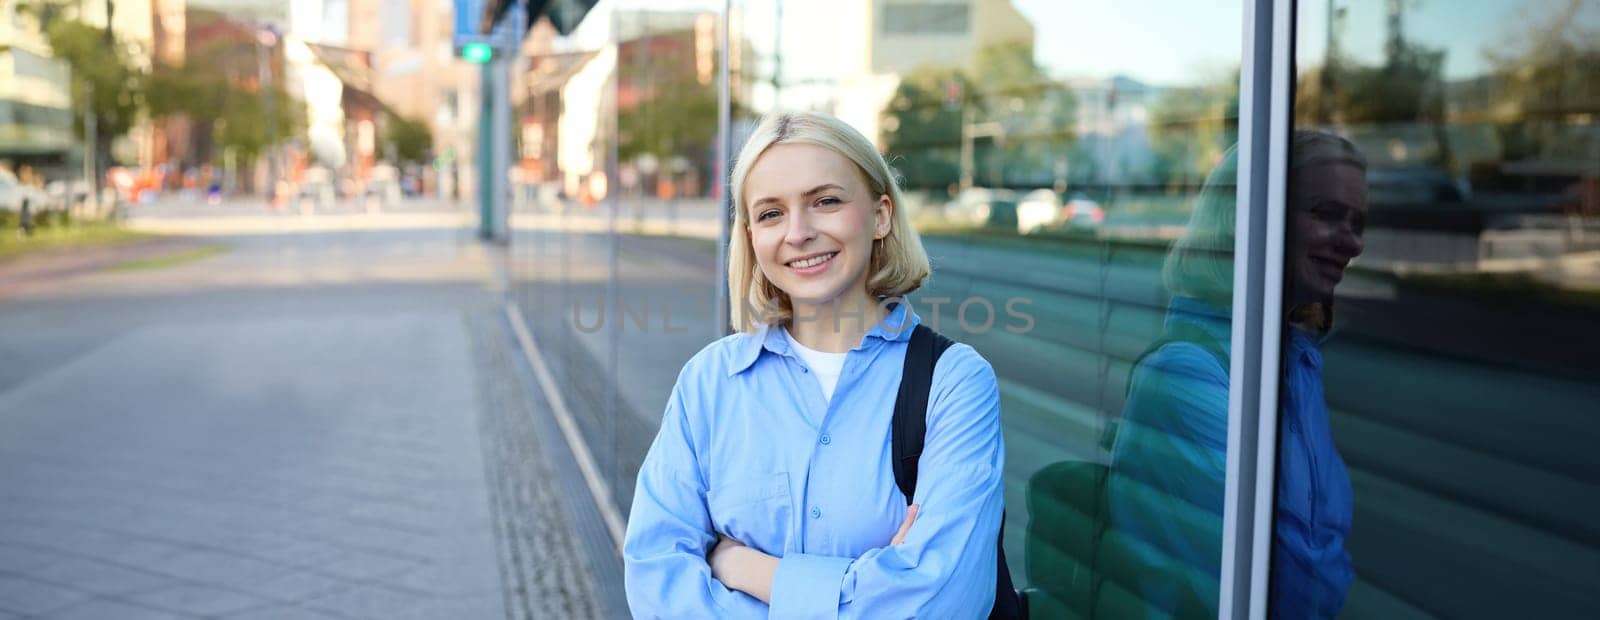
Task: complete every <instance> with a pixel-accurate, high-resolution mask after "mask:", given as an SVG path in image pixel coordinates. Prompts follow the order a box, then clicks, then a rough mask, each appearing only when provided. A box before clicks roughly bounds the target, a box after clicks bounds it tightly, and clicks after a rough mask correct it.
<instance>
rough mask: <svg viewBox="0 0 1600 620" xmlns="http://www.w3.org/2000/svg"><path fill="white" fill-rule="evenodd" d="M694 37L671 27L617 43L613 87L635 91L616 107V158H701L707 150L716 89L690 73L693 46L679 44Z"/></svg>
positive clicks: (713, 126) (713, 132) (693, 62)
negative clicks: (622, 106)
mask: <svg viewBox="0 0 1600 620" xmlns="http://www.w3.org/2000/svg"><path fill="white" fill-rule="evenodd" d="M694 40H695V37H694V31H692V30H677V31H667V32H658V33H653V34H651V35H649V36H646V37H641V38H638V39H633V40H630V41H626V42H624V43H623V45H622V50H621V51H620V52H619V53H621V54H624V58H623V62H622V63H621V65H620V67H619V69H618V83H619V88H624V89H628V90H630V91H631V92H634V93H637V94H638V97H637V98H636V100H635V101H634V102H633V103H632V104H631V105H629V106H628V109H620V110H618V114H617V158H618V159H620V160H622V161H631V160H634V159H637V158H639V157H641V156H644V155H651V156H654V157H656V158H657V159H658V160H661V161H665V160H669V159H671V158H673V157H676V156H686V155H687V156H691V157H690V158H691V159H694V160H701V159H702V158H703V155H702V154H705V153H709V151H710V149H711V146H712V142H713V141H714V140H715V139H716V136H717V90H716V88H715V87H714V86H713V85H711V84H708V83H702V82H701V81H700V79H699V76H697V75H696V70H695V68H696V59H695V57H694V55H693V54H694V51H695V47H694V46H693V45H686V44H684V43H685V42H692V41H694ZM735 107H736V108H737V104H736V105H735ZM733 114H734V115H735V117H737V115H738V114H739V112H738V110H737V109H736V110H735V111H734V112H733Z"/></svg>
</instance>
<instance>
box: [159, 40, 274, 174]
mask: <svg viewBox="0 0 1600 620" xmlns="http://www.w3.org/2000/svg"><path fill="white" fill-rule="evenodd" d="M193 52H194V53H191V54H190V55H189V61H188V62H185V63H184V64H183V65H181V66H178V67H163V68H161V69H160V70H158V71H156V72H155V73H154V74H153V75H151V76H150V78H149V79H148V80H147V81H146V83H147V88H146V89H145V97H144V99H145V102H146V104H147V106H148V109H149V112H150V115H151V116H152V117H155V118H161V117H166V116H174V115H182V116H186V117H188V119H189V121H190V122H191V123H193V125H194V127H195V132H194V133H195V135H196V136H197V137H200V138H201V139H202V140H209V142H210V143H214V144H215V145H216V146H220V147H222V148H224V149H232V150H233V151H234V153H235V154H236V155H237V157H238V158H239V161H241V162H244V163H249V162H253V161H255V158H256V157H258V156H260V155H261V154H262V153H263V152H265V151H266V150H267V149H268V148H269V147H272V146H275V145H276V144H281V143H283V142H285V141H286V140H288V139H289V138H290V137H291V136H294V135H297V134H298V133H300V131H301V130H302V129H304V127H305V110H304V107H303V106H301V105H299V103H298V102H297V101H295V100H294V99H293V98H292V97H290V96H289V94H288V92H287V91H285V90H284V89H283V88H281V87H276V86H274V87H273V88H271V89H266V90H265V92H263V88H262V86H263V85H262V84H261V83H260V82H259V80H258V77H259V71H258V65H257V62H258V61H259V59H258V57H257V54H258V53H259V50H258V49H256V47H255V46H254V45H249V44H240V43H238V42H230V41H219V42H216V43H214V44H212V45H210V46H207V47H206V48H203V49H199V50H193ZM268 98H271V99H272V103H273V106H272V109H273V111H274V116H275V117H276V118H275V120H276V122H277V142H276V143H273V142H272V140H271V136H269V135H267V126H268V124H269V123H268V122H267V107H266V104H267V100H268ZM204 146H206V147H209V146H210V144H205V145H204ZM196 151H197V153H196V154H197V155H198V159H199V160H200V161H207V160H210V159H212V157H213V156H214V153H212V152H210V149H209V148H197V149H196Z"/></svg>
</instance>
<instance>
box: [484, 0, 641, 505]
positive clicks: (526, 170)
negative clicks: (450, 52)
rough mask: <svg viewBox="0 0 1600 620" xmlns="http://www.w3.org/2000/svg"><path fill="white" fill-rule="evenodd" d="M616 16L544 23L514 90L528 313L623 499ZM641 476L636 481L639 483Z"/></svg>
mask: <svg viewBox="0 0 1600 620" xmlns="http://www.w3.org/2000/svg"><path fill="white" fill-rule="evenodd" d="M614 10H615V9H614V8H612V7H609V6H607V7H600V8H597V9H595V10H593V11H591V12H590V13H589V14H588V15H587V16H585V17H584V19H583V22H582V23H581V24H579V25H578V27H577V29H576V30H575V31H573V32H572V33H570V34H569V35H567V36H559V35H557V34H556V32H555V30H554V28H553V27H552V26H551V25H550V23H549V21H548V20H542V21H540V22H538V23H537V25H536V26H535V27H534V29H533V30H532V31H531V32H530V33H529V35H528V41H527V42H526V43H525V44H524V49H523V52H524V54H525V55H526V56H527V59H526V61H525V63H524V64H523V66H522V67H521V71H520V72H519V73H518V75H517V84H516V85H515V86H514V88H513V92H514V93H515V94H516V96H515V97H514V98H513V105H514V106H515V110H516V111H515V112H514V114H513V116H514V117H515V118H516V121H515V122H514V131H513V135H512V140H513V145H514V147H513V148H514V157H515V159H516V165H515V166H514V167H513V170H512V171H511V172H510V174H511V192H512V197H511V203H512V207H511V208H512V212H513V219H512V228H513V231H514V232H513V239H512V243H511V245H512V252H513V254H514V255H515V256H517V259H516V261H515V264H516V267H515V270H516V273H517V274H518V276H517V277H518V280H519V286H520V287H521V288H520V293H521V294H520V295H519V299H521V300H522V303H523V306H522V311H523V313H524V315H525V316H526V318H527V323H528V327H529V329H530V330H531V332H532V334H533V336H534V337H535V339H536V340H537V342H538V344H539V347H540V349H541V352H542V353H543V354H544V358H545V362H546V364H547V366H548V368H549V370H550V372H551V374H552V375H553V378H554V379H555V381H556V383H557V384H558V385H560V386H562V388H563V391H562V394H561V397H562V399H563V400H564V401H565V404H566V406H567V409H568V410H569V411H570V412H571V414H572V417H573V419H574V421H575V422H576V424H577V426H578V429H579V432H580V433H581V434H582V435H583V439H584V440H585V443H586V444H587V447H588V450H589V452H590V454H591V455H592V456H593V458H594V460H595V465H596V466H597V467H598V468H599V469H600V472H599V474H600V475H601V476H602V477H604V478H605V480H606V481H607V482H608V483H609V484H610V485H611V486H612V488H613V490H614V491H615V492H614V493H613V496H614V497H627V496H629V495H631V489H632V487H631V484H630V486H629V487H628V488H629V491H628V492H623V491H621V490H617V489H616V487H617V485H618V484H619V481H620V480H621V478H622V476H621V475H620V474H621V472H622V471H623V470H624V468H623V467H620V466H619V463H620V462H622V461H621V458H622V457H619V454H618V451H617V445H618V443H619V437H618V433H617V430H618V419H619V416H618V415H617V410H618V407H619V399H618V398H617V383H616V378H617V370H616V368H617V359H618V357H619V355H618V347H619V346H620V342H619V341H618V340H617V334H618V329H619V323H618V321H617V317H616V315H615V311H616V308H617V305H616V303H615V300H614V297H613V289H612V285H613V283H614V281H615V278H616V266H615V264H614V263H613V261H612V256H613V253H614V252H615V249H616V248H615V244H616V243H617V239H616V235H615V231H614V229H613V219H614V218H613V209H614V208H615V200H614V196H612V193H613V192H614V191H615V189H616V188H615V180H614V179H615V177H616V169H617V168H616V160H615V156H616V142H617V141H616V119H617V112H616V93H617V72H618V71H617V45H616V41H615V40H614V36H613V35H614V30H613V26H614V20H615V15H614ZM629 476H631V474H629Z"/></svg>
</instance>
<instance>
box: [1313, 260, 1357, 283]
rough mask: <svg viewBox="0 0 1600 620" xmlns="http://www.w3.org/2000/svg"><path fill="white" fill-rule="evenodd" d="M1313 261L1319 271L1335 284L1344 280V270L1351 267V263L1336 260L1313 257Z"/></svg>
mask: <svg viewBox="0 0 1600 620" xmlns="http://www.w3.org/2000/svg"><path fill="white" fill-rule="evenodd" d="M1311 261H1312V262H1313V263H1315V264H1316V265H1317V270H1318V271H1321V272H1323V274H1324V275H1326V276H1328V277H1329V278H1331V279H1333V280H1334V281H1335V282H1337V281H1339V280H1342V279H1344V270H1345V268H1346V267H1348V266H1349V265H1350V262H1349V261H1342V260H1336V259H1332V258H1327V257H1323V256H1313V257H1311Z"/></svg>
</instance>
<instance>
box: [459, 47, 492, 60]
mask: <svg viewBox="0 0 1600 620" xmlns="http://www.w3.org/2000/svg"><path fill="white" fill-rule="evenodd" d="M493 56H494V49H493V48H491V47H489V44H488V43H468V44H466V45H463V46H461V58H463V59H465V60H466V61H467V62H475V63H479V64H482V63H486V62H489V58H491V57H493Z"/></svg>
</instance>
